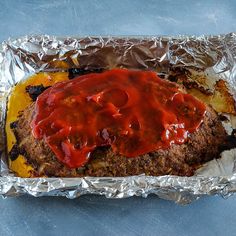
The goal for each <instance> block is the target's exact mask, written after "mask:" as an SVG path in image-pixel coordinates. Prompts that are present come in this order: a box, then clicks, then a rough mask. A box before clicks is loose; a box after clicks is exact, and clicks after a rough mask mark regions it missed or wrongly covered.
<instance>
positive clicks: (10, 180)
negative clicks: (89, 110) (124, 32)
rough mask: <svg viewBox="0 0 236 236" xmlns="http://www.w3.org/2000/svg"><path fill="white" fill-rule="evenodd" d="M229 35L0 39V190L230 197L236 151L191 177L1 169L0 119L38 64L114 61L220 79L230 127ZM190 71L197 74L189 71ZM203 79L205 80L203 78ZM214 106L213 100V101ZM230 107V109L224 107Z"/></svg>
mask: <svg viewBox="0 0 236 236" xmlns="http://www.w3.org/2000/svg"><path fill="white" fill-rule="evenodd" d="M235 56H236V35H235V34H233V33H231V34H227V35H218V36H201V37H186V36H183V37H174V38H173V37H85V38H79V37H78V38H76V37H73V38H72V37H53V36H46V35H42V36H25V37H22V38H19V39H16V40H11V39H10V40H7V41H5V42H3V43H2V46H1V51H0V109H1V110H0V113H1V116H0V119H1V135H0V150H1V169H0V171H1V172H0V173H1V177H0V194H1V195H2V196H3V197H7V196H17V195H20V194H30V195H33V196H66V197H68V198H76V197H78V196H80V195H83V194H99V195H105V196H106V197H109V198H124V197H130V196H134V195H136V196H143V197H146V196H147V195H148V194H151V193H152V194H156V195H157V196H159V197H160V198H163V199H168V200H173V201H175V202H177V203H182V204H185V203H189V202H191V201H193V200H195V199H198V198H199V197H201V196H203V195H213V194H219V195H221V196H224V197H226V196H229V195H230V194H231V193H233V192H235V191H236V169H235V163H236V151H235V149H231V150H228V151H225V152H223V153H222V155H221V158H220V159H217V160H213V161H211V162H208V163H206V164H205V165H204V166H203V167H202V168H201V169H199V170H198V171H197V173H196V175H195V176H193V177H178V176H160V177H152V176H145V175H140V176H130V177H115V178H110V177H103V178H98V177H84V178H21V177H16V176H14V173H12V172H11V171H10V170H9V168H8V158H7V152H6V135H5V118H6V109H7V98H8V96H9V94H10V92H11V89H12V88H13V87H14V85H15V84H16V83H18V82H19V81H22V80H24V79H27V77H29V76H30V75H32V74H35V73H37V72H41V71H48V72H54V71H55V72H56V71H66V70H68V69H69V68H88V69H90V68H93V69H94V68H103V69H111V68H115V67H121V68H132V69H142V70H154V71H156V72H157V73H158V74H159V75H160V76H163V77H165V76H168V75H169V74H171V73H173V71H176V70H184V71H187V72H188V73H190V74H191V80H192V81H195V82H196V83H197V84H198V85H199V86H201V88H203V89H205V90H207V91H208V92H209V91H210V93H212V94H213V93H214V90H215V89H216V87H215V84H216V82H217V81H219V80H220V81H224V82H225V84H226V85H227V89H228V91H229V93H230V94H231V96H232V98H233V103H232V102H231V103H230V104H228V100H224V103H225V104H220V105H221V106H220V107H222V105H223V107H224V108H225V110H226V111H225V110H224V108H223V110H222V111H221V113H224V115H225V116H227V117H228V121H227V122H225V123H224V126H225V128H226V130H227V131H228V133H231V132H232V131H233V130H234V127H235V123H236V122H235V114H233V113H234V112H235V110H234V95H235V94H236V93H235V91H236V78H235V76H236V63H235ZM196 73H197V75H198V76H196ZM203 78H204V79H203ZM216 106H217V105H216ZM229 109H231V110H233V112H232V111H231V110H230V112H229V114H225V113H227V110H229Z"/></svg>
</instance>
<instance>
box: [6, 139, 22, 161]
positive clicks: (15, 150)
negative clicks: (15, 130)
mask: <svg viewBox="0 0 236 236" xmlns="http://www.w3.org/2000/svg"><path fill="white" fill-rule="evenodd" d="M20 154H21V150H20V148H19V146H18V144H17V143H16V144H14V145H13V147H12V149H11V151H10V152H9V157H10V159H11V160H12V161H15V160H16V159H17V157H18V156H19V155H20Z"/></svg>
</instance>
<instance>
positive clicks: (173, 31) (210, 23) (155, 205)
mask: <svg viewBox="0 0 236 236" xmlns="http://www.w3.org/2000/svg"><path fill="white" fill-rule="evenodd" d="M235 20H236V1H233V0H232V1H229V0H228V1H227V0H225V1H214V0H209V1H206V0H205V1H195V0H192V1H190V0H189V1H187V0H179V1H177V0H159V1H151V0H149V1H148V0H147V1H144V0H140V1H138V0H136V1H135V0H133V1H128V0H117V1H111V0H110V1H109V0H94V1H92V0H84V1H82V0H81V1H72V0H71V1H70V0H63V1H60V0H53V1H48V0H43V1H36V0H22V1H20V0H18V1H17V0H0V41H2V40H5V39H7V38H9V37H18V36H22V35H26V34H44V33H46V34H51V35H80V36H84V35H178V34H188V35H201V34H220V33H229V32H232V31H236V24H235ZM0 212H1V213H0V235H111V236H113V235H165V236H169V235H208V236H211V235H214V236H216V235H224V236H226V235H236V224H235V220H236V198H235V196H233V197H230V198H229V199H227V200H224V199H222V198H220V197H217V196H216V197H205V198H202V199H200V200H198V201H196V202H194V203H192V204H191V205H187V206H179V205H176V204H175V203H173V202H168V201H164V200H160V199H158V198H157V197H155V196H149V197H148V198H147V199H143V198H137V197H133V198H129V199H105V198H104V197H98V196H83V197H81V198H79V199H75V200H68V199H63V198H56V197H55V198H48V197H42V198H33V197H26V196H24V197H19V198H8V199H0Z"/></svg>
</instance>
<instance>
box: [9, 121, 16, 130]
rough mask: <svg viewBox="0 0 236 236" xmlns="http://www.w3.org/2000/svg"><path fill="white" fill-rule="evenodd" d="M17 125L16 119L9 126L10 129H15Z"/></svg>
mask: <svg viewBox="0 0 236 236" xmlns="http://www.w3.org/2000/svg"><path fill="white" fill-rule="evenodd" d="M17 125H18V120H16V121H13V122H11V123H10V128H11V129H16V128H17Z"/></svg>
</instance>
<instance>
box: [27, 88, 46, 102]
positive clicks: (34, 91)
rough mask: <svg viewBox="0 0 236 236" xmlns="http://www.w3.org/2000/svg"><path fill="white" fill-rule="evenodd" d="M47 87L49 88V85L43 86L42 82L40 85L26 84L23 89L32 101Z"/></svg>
mask: <svg viewBox="0 0 236 236" xmlns="http://www.w3.org/2000/svg"><path fill="white" fill-rule="evenodd" d="M47 88H50V86H46V87H44V86H43V85H42V84H41V85H28V86H27V87H26V88H25V91H26V92H27V93H28V94H29V96H30V97H31V99H32V100H33V101H36V99H37V97H38V96H39V95H40V94H41V93H42V92H43V91H45V90H46V89H47Z"/></svg>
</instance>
